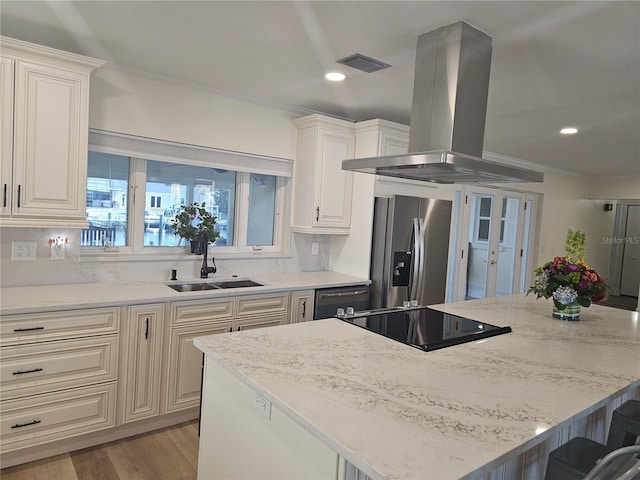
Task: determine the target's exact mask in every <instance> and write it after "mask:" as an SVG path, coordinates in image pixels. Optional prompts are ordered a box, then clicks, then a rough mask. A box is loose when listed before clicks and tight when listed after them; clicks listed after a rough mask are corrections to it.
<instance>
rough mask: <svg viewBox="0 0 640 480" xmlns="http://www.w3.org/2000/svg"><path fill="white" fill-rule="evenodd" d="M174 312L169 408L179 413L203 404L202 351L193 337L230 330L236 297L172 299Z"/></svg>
mask: <svg viewBox="0 0 640 480" xmlns="http://www.w3.org/2000/svg"><path fill="white" fill-rule="evenodd" d="M170 315H171V319H170V320H171V321H170V325H171V327H170V331H169V335H167V340H168V343H167V355H166V358H167V361H166V381H165V384H166V386H167V388H166V393H165V405H166V407H165V409H166V411H167V412H175V411H179V410H184V409H187V408H191V407H197V406H198V405H200V384H201V380H202V352H200V350H198V349H197V348H196V347H195V346H194V345H193V339H194V338H195V337H199V336H201V335H213V334H216V333H226V332H230V331H231V330H232V328H233V320H234V299H233V298H222V299H214V300H212V299H204V300H184V301H178V302H172V303H171V313H170Z"/></svg>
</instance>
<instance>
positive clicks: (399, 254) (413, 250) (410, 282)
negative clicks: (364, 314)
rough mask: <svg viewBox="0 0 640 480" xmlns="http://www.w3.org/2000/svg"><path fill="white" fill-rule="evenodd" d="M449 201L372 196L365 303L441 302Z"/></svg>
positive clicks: (447, 244)
mask: <svg viewBox="0 0 640 480" xmlns="http://www.w3.org/2000/svg"><path fill="white" fill-rule="evenodd" d="M451 209H452V202H450V201H448V200H434V199H430V198H417V197H406V196H401V195H396V196H393V197H391V198H382V197H376V199H375V210H374V223H373V241H372V248H371V281H372V285H371V308H385V307H395V306H399V305H402V302H403V301H405V300H417V301H418V304H420V305H432V304H435V303H443V302H444V301H445V294H446V286H447V262H448V256H449V231H450V228H451Z"/></svg>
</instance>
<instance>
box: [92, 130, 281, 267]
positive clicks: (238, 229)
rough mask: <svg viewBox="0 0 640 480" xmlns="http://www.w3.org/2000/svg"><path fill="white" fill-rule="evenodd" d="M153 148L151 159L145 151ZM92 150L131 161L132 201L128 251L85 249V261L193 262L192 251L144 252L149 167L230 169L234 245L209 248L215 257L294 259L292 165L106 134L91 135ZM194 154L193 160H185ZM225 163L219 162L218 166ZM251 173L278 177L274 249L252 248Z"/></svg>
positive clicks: (156, 249)
mask: <svg viewBox="0 0 640 480" xmlns="http://www.w3.org/2000/svg"><path fill="white" fill-rule="evenodd" d="M145 147H148V151H149V153H144V152H143V150H144V149H145ZM88 149H89V150H91V151H95V152H101V153H107V154H115V155H123V156H127V157H129V186H128V188H129V192H128V193H129V194H128V199H127V245H126V246H120V247H110V248H105V247H96V246H87V247H80V255H81V260H82V259H85V260H90V259H91V258H95V259H99V260H101V261H102V260H105V259H109V258H111V259H117V257H122V256H126V257H131V256H140V258H141V259H143V258H153V259H154V260H156V259H160V258H162V259H176V258H180V257H181V256H185V257H191V256H192V255H191V254H190V249H189V245H181V246H175V247H168V246H144V228H140V227H141V226H142V225H143V222H144V217H145V213H144V212H145V203H146V181H147V175H146V171H147V168H146V162H147V160H154V161H160V162H171V163H178V164H181V165H193V166H199V167H205V168H226V169H229V170H233V171H235V172H236V192H235V204H236V211H235V215H234V226H233V228H234V241H233V245H225V246H214V245H211V246H209V255H214V256H216V257H219V258H231V257H238V258H243V257H248V256H249V257H255V256H260V257H266V256H290V255H289V249H290V241H289V237H290V229H291V226H290V221H289V220H290V213H289V210H290V205H291V202H290V200H291V175H292V163H293V162H292V161H291V160H288V159H282V158H276V157H267V156H260V155H254V154H244V153H241V152H232V151H229V150H220V149H214V148H206V147H199V146H193V145H186V144H178V143H175V142H168V141H163V140H156V139H150V138H144V137H135V136H131V135H125V134H118V133H112V132H105V131H100V130H93V129H91V130H90V131H89V148H88ZM189 154H193V158H182V157H186V156H187V155H189ZM216 157H219V159H220V160H219V161H216ZM251 173H261V174H266V175H274V176H275V177H276V193H275V204H274V208H275V210H274V230H273V245H247V244H246V241H247V233H248V223H247V222H248V217H249V210H248V209H249V187H250V185H249V182H250V177H251Z"/></svg>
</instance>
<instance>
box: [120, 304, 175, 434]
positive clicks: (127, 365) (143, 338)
mask: <svg viewBox="0 0 640 480" xmlns="http://www.w3.org/2000/svg"><path fill="white" fill-rule="evenodd" d="M127 312H128V315H127V320H128V322H127V327H126V328H123V330H122V334H121V343H122V353H121V362H120V366H121V369H122V371H121V375H120V381H119V384H120V388H119V395H120V402H119V403H120V408H119V411H120V415H119V416H120V421H121V422H122V423H127V422H131V421H134V420H139V419H142V418H148V417H153V416H156V415H159V414H160V379H161V376H160V374H161V370H162V343H163V341H162V340H163V338H162V337H163V332H164V328H163V327H164V304H152V305H136V306H131V307H128V308H127Z"/></svg>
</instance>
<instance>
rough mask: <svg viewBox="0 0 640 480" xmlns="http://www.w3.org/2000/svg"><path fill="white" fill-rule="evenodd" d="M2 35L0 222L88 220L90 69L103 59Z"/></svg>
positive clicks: (62, 223)
mask: <svg viewBox="0 0 640 480" xmlns="http://www.w3.org/2000/svg"><path fill="white" fill-rule="evenodd" d="M0 42H1V46H2V49H1V50H2V72H1V73H2V75H1V76H0V79H1V81H2V84H1V85H0V93H1V95H2V99H1V100H0V106H1V107H2V111H1V112H0V118H1V122H2V124H1V127H2V147H1V151H2V168H1V170H0V174H1V175H2V176H1V177H0V182H1V183H0V186H1V188H2V198H1V200H2V203H1V204H0V205H1V208H0V225H2V226H22V227H43V226H44V227H56V226H66V227H76V228H82V227H86V221H85V215H86V181H87V138H88V133H89V76H90V74H91V71H92V70H94V69H95V68H96V67H98V66H100V65H102V64H103V62H102V61H98V60H93V59H90V58H87V57H82V56H79V55H75V54H70V53H66V52H61V51H58V50H53V49H50V48H47V47H42V46H39V45H33V44H29V43H26V42H22V41H18V40H14V39H11V38H7V37H1V38H0Z"/></svg>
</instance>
